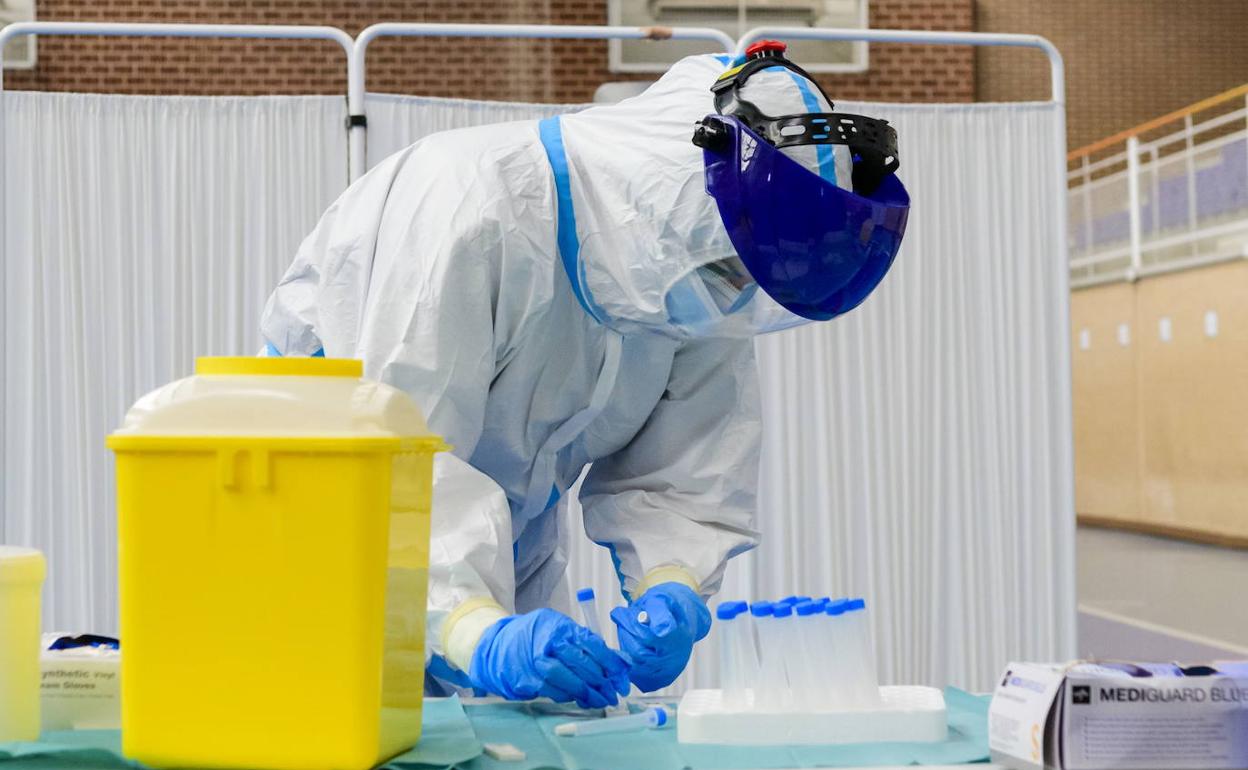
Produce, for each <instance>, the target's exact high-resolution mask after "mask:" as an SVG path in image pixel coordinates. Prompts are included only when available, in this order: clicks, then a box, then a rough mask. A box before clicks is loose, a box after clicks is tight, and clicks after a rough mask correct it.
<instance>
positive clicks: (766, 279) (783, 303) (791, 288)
mask: <svg viewBox="0 0 1248 770" xmlns="http://www.w3.org/2000/svg"><path fill="white" fill-rule="evenodd" d="M783 50H784V49H783V45H782V44H778V43H763V44H759V45H757V46H752V47H751V49H750V51H749V52H748V53H749V55H751V56H752V57H753V58H751V59H749V60H747V62H746V63H745V64H743V65H741V66H740V67H738V68H736V69H734V70H729V71H728V72H726V73H725V74H724V76H722V77H721V78H720V79H719V80H718V81H717V82H716V84H715V86H714V87H713V88H712V91H713V92H714V93H715V105H716V109H717V110H718V112H719V114H717V115H710V116H707V117H706V118H704V119H703V120H702V121H701V122H700V124H699V126H698V128H697V130H696V132H695V135H694V143H695V144H697V145H698V146H700V147H702V148H703V151H704V152H703V156H704V163H705V166H706V191H707V192H708V193H709V194H710V196H711V197H712V198H713V199H714V200H715V202H716V206H717V208H718V211H719V214H720V217H721V219H722V221H723V224H724V227H725V228H726V230H727V232H728V235H729V238H730V240H731V241H732V245H733V247H734V249H735V251H736V255H737V258H736V259H724V260H720V261H718V262H716V263H714V264H713V265H707V266H705V267H703V268H701V269H700V270H699V271H698V275H699V276H700V277H701V278H702V279H703V282H704V283H706V284H707V286H708V290H707V294H708V295H710V301H711V302H712V303H713V304H714V307H713V308H709V310H710V312H712V313H715V312H718V313H725V314H727V315H731V314H733V313H734V312H741V311H742V310H744V309H746V308H748V307H749V306H750V305H751V304H753V305H755V306H760V305H766V304H767V303H760V302H758V301H757V297H758V296H760V295H765V296H766V297H768V298H769V299H770V300H771V301H772V303H771V304H773V305H778V306H779V307H780V308H781V309H783V310H785V311H788V312H789V313H791V314H793V315H795V316H798V317H799V318H800V319H809V320H817V321H822V320H827V319H829V318H833V317H835V316H837V315H840V314H842V313H845V312H848V311H849V310H852V309H853V308H855V307H857V306H858V305H859V304H860V303H861V302H862V301H863V300H864V299H866V297H867V295H868V294H870V293H871V291H873V290H874V289H875V287H876V286H878V285H879V283H880V281H881V280H882V279H883V278H884V275H885V273H887V272H888V269H889V267H891V265H892V263H893V259H894V258H895V257H896V254H897V250H898V248H899V247H900V245H901V239H902V236H903V235H904V233H905V228H906V221H907V217H908V213H909V208H910V199H909V195H908V194H907V193H906V190H905V187H904V186H903V185H902V184H901V182H900V181H898V180H897V178H896V177H895V176H894V174H893V172H894V171H896V169H897V167H898V165H899V164H898V160H897V146H896V133H895V132H894V131H893V129H892V128H891V127H889V126H888V124H887V123H886V122H885V121H881V120H875V119H872V118H867V117H863V116H860V115H849V114H845V113H835V112H813V113H804V114H793V115H782V116H779V117H773V116H770V115H768V114H766V113H764V112H763V111H762V110H761V109H759V108H758V106H757V105H755V104H754V103H753V102H751V101H749V100H746V99H744V98H743V97H742V94H741V86H742V85H743V83H744V81H745V80H747V79H748V78H749V77H750V76H751V75H753V74H754V73H756V72H758V71H760V70H764V69H769V68H775V67H783V68H785V69H788V70H790V71H792V72H795V73H800V74H801V75H802V76H805V73H804V72H802V70H801V69H800V68H798V67H797V65H795V64H792V63H791V62H789V61H788V60H786V59H784V58H783V56H781V55H780V52H782V51H783ZM829 145H841V146H846V147H848V148H849V150H850V152H851V153H852V157H853V170H852V181H853V190H852V191H850V190H846V189H844V187H842V186H840V185H838V184H836V183H835V181H834V180H833V181H830V180H829V179H827V178H826V177H825V175H822V174H819V173H815V172H812V170H810V169H809V168H808V167H806V166H804V165H802V164H801V163H798V162H797V161H795V160H794V159H793V158H791V157H788V156H787V155H786V154H785V152H784V149H785V148H789V147H805V146H815V147H819V146H829ZM734 290H735V293H734ZM767 315H768V319H766V320H770V321H780V320H781V319H782V317H783V316H782V315H780V316H777V314H776V313H775V311H774V310H772V311H771V312H769V313H768V314H767ZM757 320H761V319H752V321H757ZM799 322H800V321H799ZM792 325H794V323H793V322H789V323H783V322H782V321H781V323H780V325H778V326H776V327H774V328H784V327H785V326H792ZM770 330H774V329H773V328H763V329H759V331H770Z"/></svg>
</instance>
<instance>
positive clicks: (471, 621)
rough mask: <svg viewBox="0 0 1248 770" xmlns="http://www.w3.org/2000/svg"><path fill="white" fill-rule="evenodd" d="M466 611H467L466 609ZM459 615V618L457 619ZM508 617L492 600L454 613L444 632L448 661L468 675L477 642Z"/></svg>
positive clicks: (443, 647)
mask: <svg viewBox="0 0 1248 770" xmlns="http://www.w3.org/2000/svg"><path fill="white" fill-rule="evenodd" d="M465 609H467V608H466V607H465ZM455 615H458V617H455ZM505 617H507V613H506V612H505V611H504V610H503V608H502V607H500V606H499V605H498V604H496V603H495V602H493V601H492V600H491V601H490V602H489V603H488V604H482V605H480V606H477V607H475V608H472V609H468V611H467V612H465V613H463V614H459V613H458V612H456V613H452V617H451V618H449V619H448V620H447V625H446V628H445V630H444V631H443V635H444V636H443V646H442V649H444V650H445V651H446V659H447V661H448V662H450V664H451V665H452V666H454V667H455V668H457V669H459V670H460V671H463V672H464V673H465V674H466V673H468V668H469V666H471V665H472V654H473V653H474V652H476V650H477V642H479V641H481V636H482V634H484V633H485V630H486V629H487V628H489V627H490V626H492V625H494V624H495V623H497V622H498V621H500V620H502V619H503V618H505Z"/></svg>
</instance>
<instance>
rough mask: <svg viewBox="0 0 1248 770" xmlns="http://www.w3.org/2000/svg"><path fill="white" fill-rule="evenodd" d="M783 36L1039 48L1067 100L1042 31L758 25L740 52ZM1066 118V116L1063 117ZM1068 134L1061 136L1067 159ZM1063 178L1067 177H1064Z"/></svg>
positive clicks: (1061, 69)
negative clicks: (967, 30) (1040, 32)
mask: <svg viewBox="0 0 1248 770" xmlns="http://www.w3.org/2000/svg"><path fill="white" fill-rule="evenodd" d="M766 38H780V39H788V40H844V41H848V42H866V43H912V44H917V45H974V46H1004V47H1014V48H1038V49H1040V50H1041V51H1044V53H1045V55H1046V56H1048V57H1049V89H1050V92H1051V97H1050V98H1051V100H1052V101H1054V102H1057V103H1058V104H1062V105H1065V104H1066V67H1065V64H1063V63H1062V54H1061V53H1060V52H1059V51H1058V50H1057V47H1056V46H1055V45H1053V44H1052V43H1051V42H1049V41H1048V40H1046V39H1045V38H1043V37H1040V36H1039V35H1014V34H1008V33H1003V32H929V31H915V30H905V29H838V28H833V27H756V28H754V29H752V30H750V31H749V32H747V33H745V35H744V36H743V37H742V38H741V39H740V40H739V41H737V53H738V54H741V53H745V49H746V46H748V45H749V44H750V43H753V42H755V41H756V40H763V39H766ZM1063 122H1065V118H1063ZM1065 147H1066V138H1065V137H1062V148H1063V152H1062V157H1063V160H1064V159H1065V156H1066V153H1065ZM1063 178H1064V177H1063Z"/></svg>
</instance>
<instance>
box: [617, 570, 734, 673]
mask: <svg viewBox="0 0 1248 770" xmlns="http://www.w3.org/2000/svg"><path fill="white" fill-rule="evenodd" d="M642 612H645V613H646V616H647V617H646V622H644V623H643V622H641V620H640V619H639V617H640V615H641V613H642ZM611 620H612V621H614V622H615V625H616V626H618V627H619V635H620V651H621V652H623V653H624V654H625V655H627V656H628V657H629V659H630V661H631V662H632V668H631V669H630V670H629V674H628V676H629V678H630V679H632V680H633V684H635V685H637V687H638V688H640V689H641V690H642V691H643V692H650V691H652V690H657V689H659V688H660V687H666V686H668V685H669V684H671V683H672V682H674V681H675V680H676V677H678V676H680V672H681V671H684V670H685V665H686V664H687V663H688V662H689V655H690V654H691V653H692V652H693V643H694V642H696V641H698V640H700V639H701V638H702V637H704V636H706V634H707V632H708V631H710V630H711V612H710V610H708V609H707V608H706V604H705V603H704V602H703V601H702V598H701V597H700V596H698V595H697V594H696V593H694V592H693V590H692V589H690V588H689V586H687V585H684V584H683V583H659V584H658V585H657V586H654V587H653V588H651V589H650V590H648V591H646V592H645V593H644V594H642V595H641V598H639V599H638V600H637V601H635V602H633V603H632V604H630V605H629V606H627V607H616V608H615V609H613V610H611Z"/></svg>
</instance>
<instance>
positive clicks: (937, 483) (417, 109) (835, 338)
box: [368, 95, 1075, 690]
mask: <svg viewBox="0 0 1248 770" xmlns="http://www.w3.org/2000/svg"><path fill="white" fill-rule="evenodd" d="M838 106H839V108H840V109H843V110H845V111H847V112H858V113H861V114H865V115H873V116H879V117H883V118H887V119H888V120H890V121H891V122H892V123H893V125H895V126H896V127H897V130H898V133H899V135H900V138H901V158H902V169H901V177H902V179H903V180H904V181H905V183H906V185H907V187H908V188H909V190H910V192H911V195H912V197H913V199H914V205H913V210H912V213H911V220H910V230H909V233H908V234H907V236H906V242H905V245H904V247H903V249H902V252H901V254H900V256H899V257H898V262H897V265H896V267H895V268H894V270H893V271H892V273H891V274H890V275H889V276H888V278H887V279H886V280H885V282H884V283H883V285H882V286H881V287H880V289H879V290H878V291H877V292H876V293H875V294H874V295H873V296H872V297H871V298H870V299H869V300H868V301H867V302H866V303H865V304H864V305H863V306H862V307H861V308H860V309H859V310H857V311H856V312H854V313H852V314H850V315H849V316H847V317H845V318H844V319H841V320H838V321H835V322H832V323H827V324H818V325H811V326H808V327H805V328H802V329H797V330H793V331H790V332H785V333H781V334H777V335H773V336H769V337H765V338H762V339H760V340H759V342H758V358H759V369H760V376H761V382H762V393H763V409H764V418H765V437H764V445H763V458H764V465H763V470H762V479H761V482H760V506H759V515H758V522H759V527H760V529H761V530H762V533H763V544H762V546H761V547H760V548H759V549H758V550H757V551H755V552H753V553H751V554H748V555H746V556H744V557H742V558H740V559H737V560H736V561H735V562H734V563H733V565H732V566H730V567H729V570H728V574H727V577H726V579H725V582H724V588H723V590H722V592H721V594H720V596H721V597H722V598H723V599H735V598H741V599H758V598H765V597H777V598H778V597H781V596H786V595H788V594H792V593H808V594H814V595H816V596H818V595H823V594H830V595H838V594H855V595H862V596H865V597H866V598H867V600H868V602H869V605H870V607H871V610H872V615H873V621H874V627H875V637H876V646H877V649H878V658H879V661H880V666H881V669H882V671H883V676H884V679H885V680H886V681H891V682H898V683H929V684H935V685H943V684H947V683H952V684H957V685H960V686H963V687H968V688H973V689H979V690H986V689H991V686H992V683H993V678H994V677H995V676H996V675H997V674H999V673H1000V669H1001V667H1002V666H1003V665H1004V664H1005V663H1006V662H1008V661H1009V660H1011V659H1028V660H1054V659H1063V658H1066V657H1069V656H1071V655H1073V654H1074V626H1075V595H1074V582H1073V577H1074V511H1073V496H1072V461H1071V438H1070V407H1069V376H1068V373H1067V369H1066V367H1065V365H1063V364H1060V363H1059V362H1064V361H1067V360H1069V355H1068V351H1067V328H1068V325H1069V322H1068V313H1067V273H1066V244H1065V241H1064V239H1062V238H1061V235H1062V233H1063V232H1064V224H1061V223H1062V219H1061V217H1062V214H1061V212H1060V210H1059V205H1060V202H1061V200H1062V196H1064V195H1065V189H1064V183H1063V179H1062V176H1061V173H1060V170H1061V169H1062V168H1063V165H1062V157H1061V154H1060V152H1061V151H1060V150H1059V148H1058V146H1057V144H1056V142H1055V141H1054V137H1055V136H1056V135H1059V134H1060V122H1061V112H1060V108H1058V107H1057V106H1055V105H1052V104H1047V103H1027V104H974V105H891V104H850V103H843V104H839V105H838ZM571 109H576V108H575V107H574V106H570V105H562V106H551V105H524V104H497V103H482V102H468V101H458V100H448V99H419V98H410V97H390V96H378V95H373V96H370V97H369V102H368V114H369V158H370V160H374V161H375V160H378V159H380V158H382V157H384V156H385V155H387V154H389V153H390V152H392V151H394V150H396V149H399V148H400V147H402V146H405V145H406V144H407V143H409V142H411V141H414V140H415V139H417V138H419V137H420V136H423V135H425V134H428V133H432V132H433V131H437V130H444V129H448V128H456V127H460V126H469V125H480V124H481V123H485V122H494V121H503V120H521V119H533V118H540V117H545V116H547V115H550V114H555V113H559V112H566V111H569V110H571ZM569 498H570V499H573V500H574V499H575V496H574V495H570V496H569ZM569 513H570V518H571V521H570V522H569V523H568V527H569V529H570V531H571V532H572V542H573V546H572V553H571V554H570V557H571V565H570V568H569V577H570V580H571V582H572V585H573V587H574V588H579V587H582V586H592V587H593V588H594V589H595V591H596V592H597V593H598V595H599V596H600V597H602V599H601V600H600V602H599V604H600V609H601V612H602V618H600V620H601V621H602V622H603V623H605V624H606V625H605V626H604V627H606V628H610V624H609V623H607V618H606V612H607V610H608V609H609V608H610V606H612V605H614V604H618V603H619V602H621V601H622V599H621V598H620V594H619V584H618V582H617V580H616V577H615V573H614V570H613V568H612V565H611V562H610V559H609V557H608V555H607V552H606V551H605V550H604V549H601V548H598V547H596V546H594V545H593V544H592V543H590V542H589V540H588V539H587V538H585V536H584V531H583V528H582V526H581V523H580V511H579V508H578V507H577V506H576V505H575V504H573V505H572V506H570V511H569ZM716 660H717V658H716V649H715V639H714V638H713V634H712V638H711V639H709V640H708V641H707V642H706V643H704V644H702V645H699V647H698V651H697V653H696V655H695V658H694V661H693V664H692V666H691V667H690V669H689V671H688V672H687V674H686V675H685V676H684V677H682V679H681V680H680V682H678V683H677V685H676V689H680V688H682V687H687V686H690V685H694V686H709V685H711V684H713V683H714V681H715V679H716V677H715V665H716Z"/></svg>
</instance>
